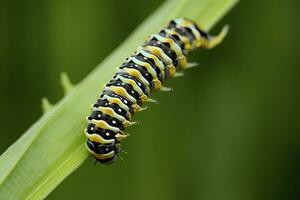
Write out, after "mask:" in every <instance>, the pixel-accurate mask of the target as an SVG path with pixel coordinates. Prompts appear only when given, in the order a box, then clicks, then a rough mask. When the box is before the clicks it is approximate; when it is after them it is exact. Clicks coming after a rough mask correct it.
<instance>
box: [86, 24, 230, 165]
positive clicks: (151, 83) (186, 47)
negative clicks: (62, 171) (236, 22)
mask: <svg viewBox="0 0 300 200" xmlns="http://www.w3.org/2000/svg"><path fill="white" fill-rule="evenodd" d="M227 30H228V28H227V27H226V26H225V27H224V28H223V30H222V31H221V33H220V34H219V35H217V36H211V35H209V34H208V33H206V32H205V31H203V30H201V29H200V28H199V27H198V25H197V24H196V23H194V22H193V21H191V20H188V19H185V18H179V19H174V20H171V21H170V22H169V23H168V25H167V26H166V27H164V28H163V29H161V30H160V31H159V32H158V33H157V34H153V35H151V36H150V37H149V38H148V40H147V41H146V42H145V43H144V44H143V45H141V46H140V47H138V48H137V50H136V51H135V52H134V54H133V55H131V56H130V57H128V58H127V59H126V60H125V61H124V63H123V64H122V65H121V66H120V67H119V68H118V71H117V72H116V74H115V75H114V76H113V77H112V79H111V80H110V81H109V82H108V83H107V84H106V85H105V87H104V89H103V91H102V92H101V94H100V95H99V97H98V99H97V102H96V103H95V104H94V105H93V108H92V113H91V114H90V116H89V117H88V118H87V120H88V125H87V128H86V130H85V135H86V137H87V143H86V144H87V149H88V151H89V152H90V153H91V154H92V155H93V156H94V157H95V158H96V160H97V161H99V162H100V163H102V164H110V163H112V162H113V161H114V160H115V158H116V156H117V155H118V154H119V153H120V152H121V148H120V145H121V141H122V140H123V139H124V138H126V137H127V136H128V135H127V134H126V133H125V132H124V129H125V128H126V127H128V126H131V125H133V124H135V122H133V121H131V120H132V115H133V114H134V113H136V112H139V111H142V110H144V109H145V108H143V107H141V106H142V104H143V103H144V102H151V101H154V100H152V99H150V98H149V95H150V93H151V92H153V91H159V90H160V91H162V90H164V91H168V90H169V88H166V87H164V86H163V85H162V84H163V82H164V81H165V80H166V79H168V78H171V77H174V76H179V75H180V74H181V72H180V71H182V70H185V69H187V68H189V67H192V64H189V63H187V59H186V56H187V55H188V54H189V53H190V52H192V51H193V50H194V49H197V48H200V47H201V48H205V49H210V48H213V47H214V46H216V45H217V44H219V43H220V42H221V41H222V40H223V38H224V37H225V35H226V33H227Z"/></svg>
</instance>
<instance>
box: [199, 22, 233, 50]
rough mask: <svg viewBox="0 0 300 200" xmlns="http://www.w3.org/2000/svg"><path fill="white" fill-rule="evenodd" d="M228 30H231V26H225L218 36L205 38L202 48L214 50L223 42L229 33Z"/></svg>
mask: <svg viewBox="0 0 300 200" xmlns="http://www.w3.org/2000/svg"><path fill="white" fill-rule="evenodd" d="M228 30H229V26H228V25H225V26H224V27H223V29H222V31H221V32H220V33H219V34H218V35H216V36H212V35H208V36H207V38H203V41H202V43H201V47H202V48H205V49H211V48H214V47H215V46H217V45H218V44H220V43H221V42H222V41H223V39H224V38H225V36H226V35H227V33H228Z"/></svg>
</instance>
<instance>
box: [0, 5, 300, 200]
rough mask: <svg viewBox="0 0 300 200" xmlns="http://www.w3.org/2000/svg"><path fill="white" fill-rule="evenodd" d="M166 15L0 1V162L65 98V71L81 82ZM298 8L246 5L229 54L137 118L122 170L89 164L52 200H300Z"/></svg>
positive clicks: (210, 54) (209, 59)
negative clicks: (46, 103) (139, 30)
mask: <svg viewBox="0 0 300 200" xmlns="http://www.w3.org/2000/svg"><path fill="white" fill-rule="evenodd" d="M160 4H161V1H158V0H152V1H146V0H130V1H128V0H127V1H115V0H114V1H96V0H89V1H70V0H65V1H56V0H54V1H34V0H28V1H9V0H0V91H1V94H0V95H1V96H0V97H1V98H0V110H1V116H0V119H1V126H0V133H1V141H0V153H2V152H4V151H5V149H6V148H7V147H8V146H9V145H10V144H12V143H13V142H14V141H15V140H16V139H17V138H19V137H20V135H21V134H22V133H23V132H24V131H25V130H26V129H27V128H28V127H29V126H30V125H31V124H32V123H33V122H34V121H36V120H37V119H38V118H39V117H40V116H41V109H40V99H41V98H42V97H43V96H47V97H49V99H50V100H51V101H52V102H57V101H58V100H59V99H60V98H61V97H62V89H61V88H60V86H59V83H58V82H59V73H60V72H62V71H66V72H68V74H69V75H70V77H71V79H72V80H73V81H74V82H75V83H77V82H79V81H80V80H82V79H83V78H84V77H85V76H86V75H87V74H88V73H89V72H90V71H91V70H92V69H93V68H94V67H95V66H96V65H97V64H98V63H100V62H101V60H103V59H104V58H105V57H106V56H107V55H108V54H109V53H110V52H111V51H112V50H113V49H115V48H116V47H117V46H118V45H119V44H120V43H121V42H122V41H123V40H124V39H125V38H126V37H127V36H128V35H129V34H130V32H131V31H133V30H134V28H135V27H137V25H138V24H139V23H141V22H142V21H143V19H145V18H146V17H147V16H148V15H149V14H150V13H151V12H152V11H153V10H155V8H157V7H158V6H159V5H160ZM299 6H300V2H299V1H296V0H286V1H280V0H272V1H259V0H252V1H250V0H248V1H242V2H240V3H239V4H238V6H236V7H235V8H234V9H233V10H232V11H231V12H230V13H229V14H228V15H227V16H226V17H225V18H224V19H223V20H222V21H221V22H220V23H219V24H218V26H216V27H215V28H214V29H213V30H212V32H213V33H216V32H217V31H218V30H220V28H221V26H222V25H223V24H225V23H229V24H230V25H231V31H230V34H229V35H228V37H227V38H226V40H225V41H224V43H222V45H220V46H218V47H217V48H216V49H214V50H211V51H204V50H199V51H197V52H195V53H193V54H192V55H191V56H190V60H192V61H195V62H199V67H197V68H194V69H191V70H189V71H187V72H186V74H187V76H184V77H182V78H178V79H174V80H170V81H168V82H167V85H169V86H171V87H173V88H174V89H175V90H174V91H173V92H171V93H157V94H155V95H154V97H155V98H156V99H158V100H159V102H160V103H159V105H149V107H150V109H148V110H147V111H145V112H142V113H139V114H138V115H136V116H135V119H136V120H138V121H140V122H141V125H140V126H136V127H133V128H130V129H129V132H130V133H131V137H130V138H129V139H128V140H126V142H124V145H123V148H124V149H125V151H127V152H128V154H127V155H123V157H124V161H120V160H118V161H117V162H116V163H115V164H114V165H111V166H104V167H103V166H100V165H94V164H93V162H94V160H93V159H92V158H90V159H88V160H87V161H86V162H85V163H84V165H83V166H82V167H81V168H79V169H78V170H77V171H75V172H74V173H73V174H72V175H71V176H70V177H69V178H67V179H66V180H65V181H64V182H63V183H62V184H61V185H60V186H59V187H57V188H56V189H55V190H54V191H53V192H52V193H51V194H50V195H49V196H48V197H47V199H85V198H89V199H110V200H113V199H122V200H126V199H143V200H144V199H145V200H148V199H149V200H150V199H151V200H152V199H155V200H156V199H157V200H159V199H163V200H168V199H170V200H171V199H172V200H173V199H178V200H179V199H208V200H210V199H212V200H214V199H216V200H219V199H231V200H232V199H237V200H238V199H243V200H247V199H249V200H250V199H299V196H300V161H299V160H300V145H299V144H300V137H299V130H300V128H299V127H300V125H299V121H300V118H299V112H300V109H299V102H300V101H299V100H300V98H299V97H300V94H299V86H300V78H299V77H300V68H299V63H300V50H299V45H300V42H299V38H298V36H299V35H300V28H299V26H300V23H299V10H298V8H299ZM149 34H150V33H149ZM49 148H51V147H49Z"/></svg>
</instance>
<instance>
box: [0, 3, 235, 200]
mask: <svg viewBox="0 0 300 200" xmlns="http://www.w3.org/2000/svg"><path fill="white" fill-rule="evenodd" d="M236 2H237V0H202V1H199V0H172V1H171V0H170V1H167V2H165V3H164V4H163V5H161V6H160V7H159V8H158V9H157V10H156V11H155V12H154V13H153V14H152V15H151V16H150V17H149V18H148V19H146V20H145V22H144V23H142V25H141V26H139V27H138V28H137V29H136V31H135V32H134V33H133V34H132V35H131V36H129V37H128V39H127V40H126V41H125V42H124V43H122V45H120V47H119V48H117V49H116V50H115V51H114V52H113V53H112V54H110V56H108V57H107V59H105V60H104V61H103V62H102V63H101V64H100V65H98V66H97V67H96V68H95V70H93V71H92V72H91V73H90V74H89V75H88V76H87V77H86V78H85V79H84V80H83V81H82V82H81V83H80V84H78V85H77V86H74V87H73V86H72V84H71V83H70V81H69V79H68V77H67V76H66V74H63V75H62V81H61V83H62V85H63V87H64V88H65V92H66V95H65V96H64V98H63V99H62V100H61V101H59V102H58V103H57V104H56V105H54V106H51V105H50V104H49V102H48V101H47V100H46V99H44V100H43V102H44V104H43V108H44V109H45V114H44V115H43V116H42V117H41V118H40V119H39V120H38V121H37V122H36V123H35V124H33V126H32V127H31V128H29V129H28V130H27V131H26V132H25V133H24V134H23V135H22V137H21V138H19V139H18V140H17V141H16V142H15V143H14V144H13V145H12V146H10V147H9V148H8V149H7V151H6V152H4V154H2V155H1V157H0V199H6V200H9V199H42V198H45V197H46V196H47V195H48V194H49V193H50V192H51V191H52V190H53V189H54V188H55V187H56V186H57V185H58V184H59V183H60V182H61V181H62V180H63V179H64V178H66V177H67V176H68V175H69V174H70V173H71V172H72V171H74V170H75V169H76V168H78V167H79V166H80V164H81V163H83V161H84V160H85V159H86V158H88V156H89V153H88V152H87V150H86V149H85V146H84V143H85V136H84V134H83V130H84V128H85V126H86V120H85V117H86V116H87V115H88V113H89V112H90V105H91V104H92V103H94V101H95V99H96V96H97V94H98V93H99V91H100V90H101V89H102V86H103V85H104V84H105V83H106V82H107V81H108V80H109V79H110V78H111V76H112V75H113V73H114V72H115V71H116V68H117V66H119V65H120V64H121V62H122V60H123V59H124V58H126V57H127V56H128V55H130V53H131V52H132V51H133V50H134V49H135V48H136V47H137V46H138V45H139V44H141V43H142V42H143V39H144V38H145V36H146V35H148V34H151V33H153V32H155V31H156V30H157V29H158V28H159V27H161V26H162V25H163V24H164V23H166V22H167V21H168V20H169V19H171V18H174V17H188V18H190V19H193V20H195V21H197V22H199V23H200V24H201V25H202V27H204V28H205V29H207V30H208V29H210V28H211V27H212V26H213V25H214V24H215V23H216V22H217V21H218V20H219V19H220V18H221V17H222V16H223V15H224V14H225V13H226V12H227V11H228V10H229V9H230V8H231V7H232V6H233V5H234V4H235V3H236Z"/></svg>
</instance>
